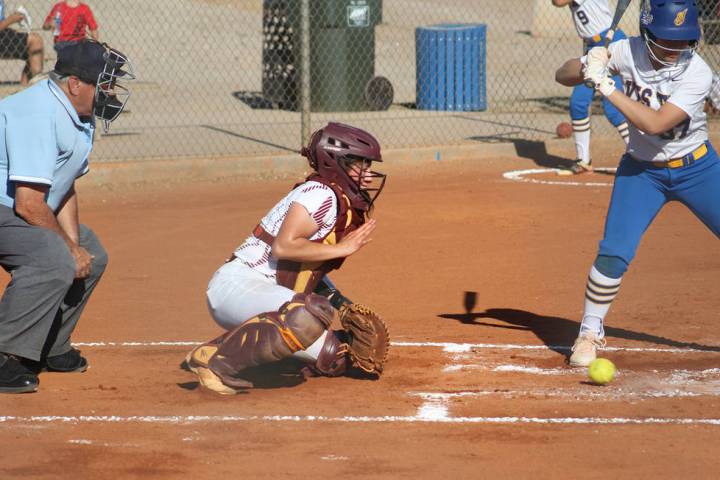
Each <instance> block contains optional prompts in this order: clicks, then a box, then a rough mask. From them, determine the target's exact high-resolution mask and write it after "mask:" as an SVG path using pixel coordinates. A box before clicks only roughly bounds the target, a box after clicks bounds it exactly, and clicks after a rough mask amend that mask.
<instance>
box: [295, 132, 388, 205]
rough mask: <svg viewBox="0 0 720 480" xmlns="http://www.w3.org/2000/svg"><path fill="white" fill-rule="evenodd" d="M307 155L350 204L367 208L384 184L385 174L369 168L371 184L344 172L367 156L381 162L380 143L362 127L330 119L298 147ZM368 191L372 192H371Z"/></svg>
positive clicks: (311, 164)
mask: <svg viewBox="0 0 720 480" xmlns="http://www.w3.org/2000/svg"><path fill="white" fill-rule="evenodd" d="M301 153H302V155H303V156H304V157H307V159H308V162H309V163H310V167H312V169H313V170H315V171H316V172H318V174H319V175H320V176H321V177H323V178H325V179H327V180H330V181H333V182H335V183H337V184H338V185H339V186H340V188H342V190H343V192H344V193H345V194H346V195H347V196H348V198H349V199H350V203H351V204H352V206H353V208H357V209H359V210H362V211H365V212H367V211H368V210H370V208H371V207H372V204H373V202H374V201H375V199H376V198H377V197H378V195H380V192H381V191H382V189H383V187H384V186H385V177H386V176H385V175H384V174H382V173H379V172H374V171H370V172H369V177H370V179H371V180H372V182H373V184H372V186H370V187H361V185H360V182H358V181H355V180H353V179H352V178H350V176H349V175H348V173H347V170H346V169H347V167H348V165H349V164H351V163H352V162H355V161H358V160H360V161H362V160H369V161H371V162H382V155H381V154H380V144H379V143H378V141H377V139H376V138H375V137H374V136H372V135H371V134H370V133H368V132H366V131H365V130H361V129H359V128H356V127H352V126H350V125H345V124H342V123H335V122H330V123H328V124H327V126H325V128H322V129H320V130H318V131H316V132H315V133H313V134H312V137H311V138H310V144H309V145H308V146H307V147H303V149H302V151H301ZM371 192H375V193H374V195H372V196H371V194H370V193H371Z"/></svg>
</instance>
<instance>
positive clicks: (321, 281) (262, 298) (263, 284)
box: [186, 123, 389, 395]
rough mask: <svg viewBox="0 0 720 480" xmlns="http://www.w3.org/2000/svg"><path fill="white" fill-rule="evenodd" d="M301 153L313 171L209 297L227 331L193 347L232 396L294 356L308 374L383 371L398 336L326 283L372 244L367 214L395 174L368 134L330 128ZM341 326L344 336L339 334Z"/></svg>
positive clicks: (212, 383)
mask: <svg viewBox="0 0 720 480" xmlns="http://www.w3.org/2000/svg"><path fill="white" fill-rule="evenodd" d="M301 154H302V155H303V156H304V157H307V159H308V162H309V164H310V166H311V167H312V169H313V170H314V172H313V173H312V174H311V175H310V176H309V177H307V179H306V180H305V182H303V183H300V184H298V185H296V186H295V188H293V190H292V191H291V192H290V193H289V194H287V195H286V196H285V197H284V198H283V199H282V200H280V202H278V203H277V204H276V205H275V206H274V207H273V208H272V209H271V210H270V212H269V213H268V214H267V215H265V217H264V218H263V219H262V220H261V221H260V223H259V224H258V225H257V226H256V227H255V229H254V231H253V233H252V235H250V236H249V237H248V238H247V239H246V240H245V242H244V243H243V244H242V245H240V246H239V247H238V248H237V249H236V250H235V252H234V253H233V255H232V256H231V257H230V258H229V259H228V260H227V261H226V263H225V264H224V265H223V266H222V267H220V269H219V270H218V271H217V272H215V274H214V276H213V277H212V279H211V280H210V284H209V285H208V290H207V302H208V308H209V310H210V314H211V315H212V317H213V319H214V320H215V321H216V322H217V323H218V324H219V325H220V326H221V327H223V328H224V329H226V330H227V332H226V333H224V334H223V335H221V336H219V337H217V338H215V339H214V340H211V341H209V342H207V343H205V344H203V345H200V346H199V347H197V348H195V349H193V350H192V351H191V352H190V353H189V354H188V356H187V357H186V362H187V366H188V367H189V368H190V369H191V370H192V371H193V372H194V373H195V374H196V375H197V376H198V378H199V379H200V383H201V384H202V385H203V386H204V387H206V388H208V389H210V390H213V391H215V392H217V393H220V394H224V395H232V394H235V393H237V390H238V389H244V388H250V387H252V386H253V385H252V383H251V382H249V381H248V380H247V379H244V378H242V374H243V370H245V369H247V368H250V367H255V366H259V365H263V364H267V363H270V362H275V361H278V360H282V359H284V358H287V357H290V356H294V357H296V358H299V359H301V360H303V361H304V362H306V363H307V367H306V368H305V369H304V370H305V373H308V372H310V373H312V374H315V375H326V376H340V375H343V374H346V373H349V372H351V371H352V372H353V373H355V372H361V373H364V374H368V375H373V376H378V375H380V374H381V373H382V371H383V365H384V363H385V360H386V357H387V351H388V347H389V339H388V332H387V328H386V326H385V324H384V322H383V321H382V319H381V318H380V317H378V316H377V315H376V314H375V313H373V312H372V311H371V310H370V309H368V308H367V307H363V306H361V305H356V304H353V303H351V302H350V301H349V300H348V299H347V298H346V297H344V296H343V295H342V294H341V293H340V292H338V291H337V289H336V288H335V286H334V285H333V284H332V282H330V279H329V278H328V277H327V274H328V272H330V271H332V270H334V269H337V268H340V266H341V265H342V263H343V261H344V259H345V258H346V257H348V256H350V255H352V254H353V253H355V252H357V251H358V250H359V249H360V248H362V247H363V246H364V245H366V244H367V243H369V242H370V241H371V238H370V236H371V234H372V232H373V231H374V230H375V220H373V219H369V218H368V214H369V213H370V212H371V210H372V208H373V204H374V201H375V199H376V198H377V196H378V195H379V194H380V192H381V191H382V189H383V187H384V185H385V178H386V176H385V175H383V174H381V173H378V172H374V171H372V170H371V166H372V162H381V161H382V157H381V155H380V144H379V143H378V141H377V140H376V139H375V137H373V136H372V135H371V134H369V133H368V132H365V131H363V130H361V129H359V128H354V127H351V126H349V125H343V124H340V123H329V124H328V125H327V126H326V127H325V128H323V129H321V130H318V131H317V132H315V133H314V134H313V135H312V138H311V140H310V144H309V146H308V147H306V148H303V149H302V151H301ZM335 322H338V323H339V324H340V326H341V328H340V329H336V330H333V329H331V327H332V325H333V323H335Z"/></svg>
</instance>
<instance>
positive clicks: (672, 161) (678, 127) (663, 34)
mask: <svg viewBox="0 0 720 480" xmlns="http://www.w3.org/2000/svg"><path fill="white" fill-rule="evenodd" d="M640 32H641V35H640V36H639V37H632V38H630V39H625V40H621V41H618V42H615V43H613V44H611V45H610V47H609V49H605V48H604V47H595V48H593V49H592V50H590V51H589V52H588V54H587V56H585V57H583V58H579V59H573V60H569V61H568V62H566V63H565V64H564V65H563V66H562V67H561V68H560V69H559V70H558V71H557V73H556V79H557V81H558V82H559V83H561V84H563V85H566V86H572V85H577V84H579V83H581V82H583V79H590V80H592V81H593V83H594V84H595V85H596V86H597V89H598V90H599V91H600V93H601V94H602V95H603V96H604V97H605V98H606V99H608V100H609V101H610V102H611V103H612V104H613V105H615V107H617V108H618V110H620V112H622V114H623V115H625V118H626V119H627V120H628V122H629V124H630V139H629V140H630V142H629V145H628V148H627V152H626V153H625V155H624V156H623V157H622V160H621V162H620V165H619V167H618V170H617V173H616V176H615V186H614V187H613V192H612V197H611V200H610V206H609V208H608V212H607V218H606V221H605V233H604V237H603V239H602V241H601V242H600V246H599V252H598V255H597V258H596V259H595V262H594V263H593V265H592V268H591V270H590V275H589V278H588V282H587V286H586V289H585V311H584V314H583V319H582V325H581V327H580V333H579V336H578V338H577V340H576V341H575V344H574V346H573V348H572V355H571V356H570V359H569V361H570V364H571V365H574V366H585V365H588V364H589V363H590V362H591V361H592V360H593V359H595V357H596V350H597V348H598V347H602V346H604V345H605V339H604V330H603V321H604V319H605V316H606V314H607V312H608V309H609V308H610V304H611V303H612V301H613V299H614V298H615V296H616V295H617V294H618V291H619V290H620V282H621V280H622V277H623V275H624V274H625V271H626V270H627V268H628V266H629V264H630V262H631V261H632V259H633V257H634V256H635V251H636V249H637V246H638V243H639V242H640V239H641V237H642V235H643V234H644V233H645V231H646V230H647V228H648V226H649V225H650V223H651V222H652V221H653V219H654V218H655V216H656V215H657V214H658V212H659V211H660V209H661V208H662V207H663V205H665V204H666V203H667V202H670V201H679V202H682V203H683V204H685V205H686V206H687V207H688V208H689V209H690V210H691V211H692V212H693V213H694V214H695V215H696V216H697V217H698V218H699V219H700V220H701V221H702V222H703V223H704V224H705V225H706V226H707V227H708V228H709V229H710V230H711V231H712V232H713V233H715V235H716V236H720V159H718V155H717V153H716V152H715V150H714V149H713V147H712V145H711V144H710V143H709V141H708V129H707V121H706V117H705V113H704V111H703V107H704V103H705V99H706V98H707V97H708V95H709V94H710V89H711V85H712V78H713V74H712V71H711V70H710V68H709V67H708V65H707V64H706V63H705V61H704V60H703V59H702V58H700V56H699V55H698V54H697V53H696V52H695V48H696V47H697V45H698V42H699V40H700V35H701V33H700V26H699V23H698V12H697V7H696V5H695V1H693V0H675V1H673V2H667V1H665V0H646V1H645V3H644V4H643V6H642V10H641V15H640ZM608 50H609V51H608ZM608 72H609V73H608ZM610 75H619V76H620V77H621V79H622V83H616V82H615V81H614V80H613V79H612V77H610ZM623 87H624V91H623Z"/></svg>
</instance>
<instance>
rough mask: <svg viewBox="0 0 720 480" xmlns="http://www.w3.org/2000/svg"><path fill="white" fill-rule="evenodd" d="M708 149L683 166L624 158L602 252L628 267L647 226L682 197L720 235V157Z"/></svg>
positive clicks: (709, 147)
mask: <svg viewBox="0 0 720 480" xmlns="http://www.w3.org/2000/svg"><path fill="white" fill-rule="evenodd" d="M706 145H707V147H708V153H707V154H705V156H703V157H702V158H700V159H698V160H696V161H695V162H694V163H692V164H690V165H687V166H685V167H680V168H674V169H671V168H663V167H654V166H652V165H651V164H648V163H645V162H639V161H637V160H634V159H633V158H632V157H630V156H629V155H625V156H623V158H622V160H621V162H620V166H619V167H618V170H617V173H616V176H615V186H614V187H613V192H612V197H611V200H610V207H609V208H608V213H607V218H606V220H605V235H604V238H603V239H602V241H601V242H600V251H599V255H606V256H609V257H618V258H620V259H621V260H623V261H624V262H625V264H626V265H629V264H630V262H631V261H632V259H633V257H635V251H636V250H637V246H638V244H639V243H640V239H641V238H642V236H643V234H644V233H645V230H647V228H648V227H649V226H650V224H651V223H652V221H653V219H654V218H655V216H656V215H657V214H658V212H660V209H661V208H662V207H663V205H665V204H666V203H668V202H671V201H674V200H675V201H679V202H682V203H683V204H685V205H687V207H688V208H689V209H690V210H691V211H692V212H693V213H694V214H695V216H696V217H698V218H699V219H700V220H701V221H702V222H703V223H704V224H705V225H706V226H707V227H708V228H709V229H710V230H711V231H712V232H713V233H714V234H715V235H716V236H718V237H720V158H718V155H717V153H716V152H715V150H714V149H713V147H712V145H710V143H709V142H708V143H707V144H706Z"/></svg>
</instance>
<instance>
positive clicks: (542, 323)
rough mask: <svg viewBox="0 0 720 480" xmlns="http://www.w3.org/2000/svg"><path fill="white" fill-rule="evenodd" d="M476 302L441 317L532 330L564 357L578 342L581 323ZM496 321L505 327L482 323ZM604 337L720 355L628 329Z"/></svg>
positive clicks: (472, 296) (471, 297)
mask: <svg viewBox="0 0 720 480" xmlns="http://www.w3.org/2000/svg"><path fill="white" fill-rule="evenodd" d="M476 299H477V292H465V294H464V297H463V300H464V301H463V306H464V308H465V313H443V314H440V315H438V316H439V317H440V318H446V319H449V320H456V321H458V322H460V323H463V324H466V325H478V326H483V327H491V328H505V329H512V330H529V331H531V332H533V333H534V334H535V335H536V336H537V337H538V338H539V339H540V340H541V341H542V342H543V343H544V344H545V345H546V346H547V347H548V348H550V349H551V350H553V351H555V352H557V353H560V354H562V355H568V354H569V347H570V346H571V345H572V344H573V342H574V341H575V337H576V336H577V333H578V328H579V327H580V324H579V322H576V321H574V320H570V319H567V318H562V317H551V316H547V315H539V314H537V313H533V312H528V311H525V310H517V309H513V308H489V309H487V310H485V311H484V312H473V310H474V307H475V303H476ZM483 319H487V320H497V321H500V322H504V323H502V324H500V323H495V322H488V321H483ZM605 336H606V337H614V338H624V339H627V340H635V341H639V342H646V343H650V344H654V345H663V346H667V347H673V348H692V349H695V350H702V351H706V352H720V346H713V345H703V344H699V343H694V342H682V341H678V340H673V339H670V338H665V337H660V336H658V335H651V334H648V333H643V332H637V331H634V330H627V329H624V328H615V327H609V326H606V327H605Z"/></svg>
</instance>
